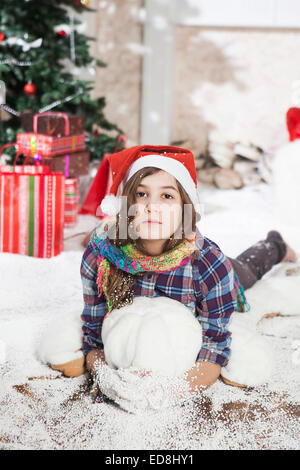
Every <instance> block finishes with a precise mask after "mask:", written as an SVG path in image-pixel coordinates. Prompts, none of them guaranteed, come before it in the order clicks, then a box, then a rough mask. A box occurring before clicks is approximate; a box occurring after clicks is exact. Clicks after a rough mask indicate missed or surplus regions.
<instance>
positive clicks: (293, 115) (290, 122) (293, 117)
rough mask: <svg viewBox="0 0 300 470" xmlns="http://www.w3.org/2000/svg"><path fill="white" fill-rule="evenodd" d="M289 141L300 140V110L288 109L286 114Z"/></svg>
mask: <svg viewBox="0 0 300 470" xmlns="http://www.w3.org/2000/svg"><path fill="white" fill-rule="evenodd" d="M286 125H287V128H288V132H289V138H290V141H291V142H292V141H294V140H296V139H299V138H300V108H290V109H289V110H288V111H287V113H286Z"/></svg>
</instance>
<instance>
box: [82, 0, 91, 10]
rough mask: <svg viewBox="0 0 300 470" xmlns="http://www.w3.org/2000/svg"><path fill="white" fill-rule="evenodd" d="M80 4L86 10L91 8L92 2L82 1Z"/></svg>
mask: <svg viewBox="0 0 300 470" xmlns="http://www.w3.org/2000/svg"><path fill="white" fill-rule="evenodd" d="M80 3H81V5H83V6H84V7H86V8H88V7H89V6H90V0H81V1H80Z"/></svg>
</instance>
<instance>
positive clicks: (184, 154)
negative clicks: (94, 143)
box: [100, 145, 200, 216]
mask: <svg viewBox="0 0 300 470" xmlns="http://www.w3.org/2000/svg"><path fill="white" fill-rule="evenodd" d="M108 158H109V164H110V172H111V175H110V176H111V180H112V184H111V187H110V190H109V191H108V194H106V195H105V197H104V198H103V199H102V201H101V204H100V208H101V210H102V212H103V213H104V214H107V215H112V216H115V215H117V214H118V213H119V212H120V209H121V199H120V197H118V196H117V193H118V188H119V186H120V184H121V183H126V182H127V181H128V180H129V178H131V177H132V176H133V175H134V174H135V173H136V172H137V171H139V170H140V169H142V168H144V167H149V166H153V167H156V168H160V169H162V170H164V171H167V172H168V173H170V174H171V175H173V176H174V178H176V179H177V181H179V183H181V185H182V186H183V188H184V189H185V191H186V192H187V194H188V195H189V197H190V199H191V201H192V203H193V205H194V207H195V210H196V211H197V212H199V205H200V200H199V195H198V192H197V174H196V167H195V159H194V155H193V153H192V152H191V151H190V150H187V149H184V148H181V147H174V146H170V145H165V146H161V145H137V146H135V147H130V148H128V149H125V150H122V151H121V152H117V153H113V154H111V155H109V157H108Z"/></svg>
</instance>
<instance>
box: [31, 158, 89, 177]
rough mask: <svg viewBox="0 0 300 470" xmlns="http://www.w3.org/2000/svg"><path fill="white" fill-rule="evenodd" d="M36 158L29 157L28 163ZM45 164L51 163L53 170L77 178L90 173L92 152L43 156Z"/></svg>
mask: <svg viewBox="0 0 300 470" xmlns="http://www.w3.org/2000/svg"><path fill="white" fill-rule="evenodd" d="M34 162H35V158H34V157H32V156H29V157H28V163H34ZM43 164H44V165H49V167H50V169H51V171H61V172H63V173H64V174H65V173H66V172H67V175H66V176H67V177H68V176H69V177H70V178H76V177H78V176H82V175H87V174H88V173H89V164H90V152H74V153H70V154H67V155H57V156H56V157H54V158H53V157H43Z"/></svg>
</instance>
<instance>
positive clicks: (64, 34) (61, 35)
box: [57, 29, 67, 38]
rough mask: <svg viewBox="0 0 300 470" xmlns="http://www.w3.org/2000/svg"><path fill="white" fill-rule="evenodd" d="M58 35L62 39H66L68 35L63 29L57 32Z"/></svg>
mask: <svg viewBox="0 0 300 470" xmlns="http://www.w3.org/2000/svg"><path fill="white" fill-rule="evenodd" d="M57 35H58V36H59V37H61V38H65V37H66V35H67V33H66V31H64V30H63V29H61V30H60V31H57Z"/></svg>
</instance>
